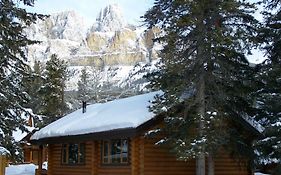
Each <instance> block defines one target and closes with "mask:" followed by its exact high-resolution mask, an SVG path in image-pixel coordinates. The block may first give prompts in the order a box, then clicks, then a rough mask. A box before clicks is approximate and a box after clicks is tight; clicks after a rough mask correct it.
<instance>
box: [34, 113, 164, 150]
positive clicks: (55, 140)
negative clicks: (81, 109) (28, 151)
mask: <svg viewBox="0 0 281 175" xmlns="http://www.w3.org/2000/svg"><path fill="white" fill-rule="evenodd" d="M161 121H163V117H162V116H159V115H158V116H157V117H154V118H152V119H150V120H148V121H147V122H145V123H143V124H142V125H140V126H138V127H137V128H122V129H114V130H109V131H103V132H95V133H88V134H81V135H69V136H60V137H47V138H42V139H38V140H30V143H31V144H36V145H44V144H59V143H73V142H75V143H76V142H85V141H90V140H105V139H120V138H132V137H135V136H139V135H141V134H142V133H144V132H145V131H147V130H148V129H149V128H151V127H153V126H155V125H157V124H159V123H160V122H161Z"/></svg>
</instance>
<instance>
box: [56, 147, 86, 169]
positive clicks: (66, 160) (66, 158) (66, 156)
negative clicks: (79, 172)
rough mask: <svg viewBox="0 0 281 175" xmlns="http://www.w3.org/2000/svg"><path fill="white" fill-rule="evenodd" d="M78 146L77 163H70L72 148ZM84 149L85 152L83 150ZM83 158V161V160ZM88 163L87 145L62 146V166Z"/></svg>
mask: <svg viewBox="0 0 281 175" xmlns="http://www.w3.org/2000/svg"><path fill="white" fill-rule="evenodd" d="M74 145H77V146H78V148H77V152H74V154H77V162H70V151H71V150H70V146H74ZM81 148H83V150H81ZM81 158H82V159H81ZM85 163H86V144H85V143H63V144H61V164H62V165H85Z"/></svg>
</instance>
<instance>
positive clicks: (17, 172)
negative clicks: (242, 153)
mask: <svg viewBox="0 0 281 175" xmlns="http://www.w3.org/2000/svg"><path fill="white" fill-rule="evenodd" d="M36 168H37V166H36V165H34V164H22V165H10V166H9V167H7V168H6V175H35V169H36ZM255 175H268V174H263V173H255Z"/></svg>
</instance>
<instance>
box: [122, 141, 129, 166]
mask: <svg viewBox="0 0 281 175" xmlns="http://www.w3.org/2000/svg"><path fill="white" fill-rule="evenodd" d="M121 147H122V163H126V162H128V140H122V146H121Z"/></svg>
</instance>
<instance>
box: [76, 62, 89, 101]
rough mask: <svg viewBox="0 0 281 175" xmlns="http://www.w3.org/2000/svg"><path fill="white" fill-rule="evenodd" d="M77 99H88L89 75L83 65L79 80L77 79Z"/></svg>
mask: <svg viewBox="0 0 281 175" xmlns="http://www.w3.org/2000/svg"><path fill="white" fill-rule="evenodd" d="M77 93H78V100H79V101H80V102H82V101H88V100H89V99H90V98H91V97H90V75H89V73H88V72H87V68H86V67H84V68H83V69H82V70H81V75H80V80H79V81H78V92H77Z"/></svg>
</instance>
